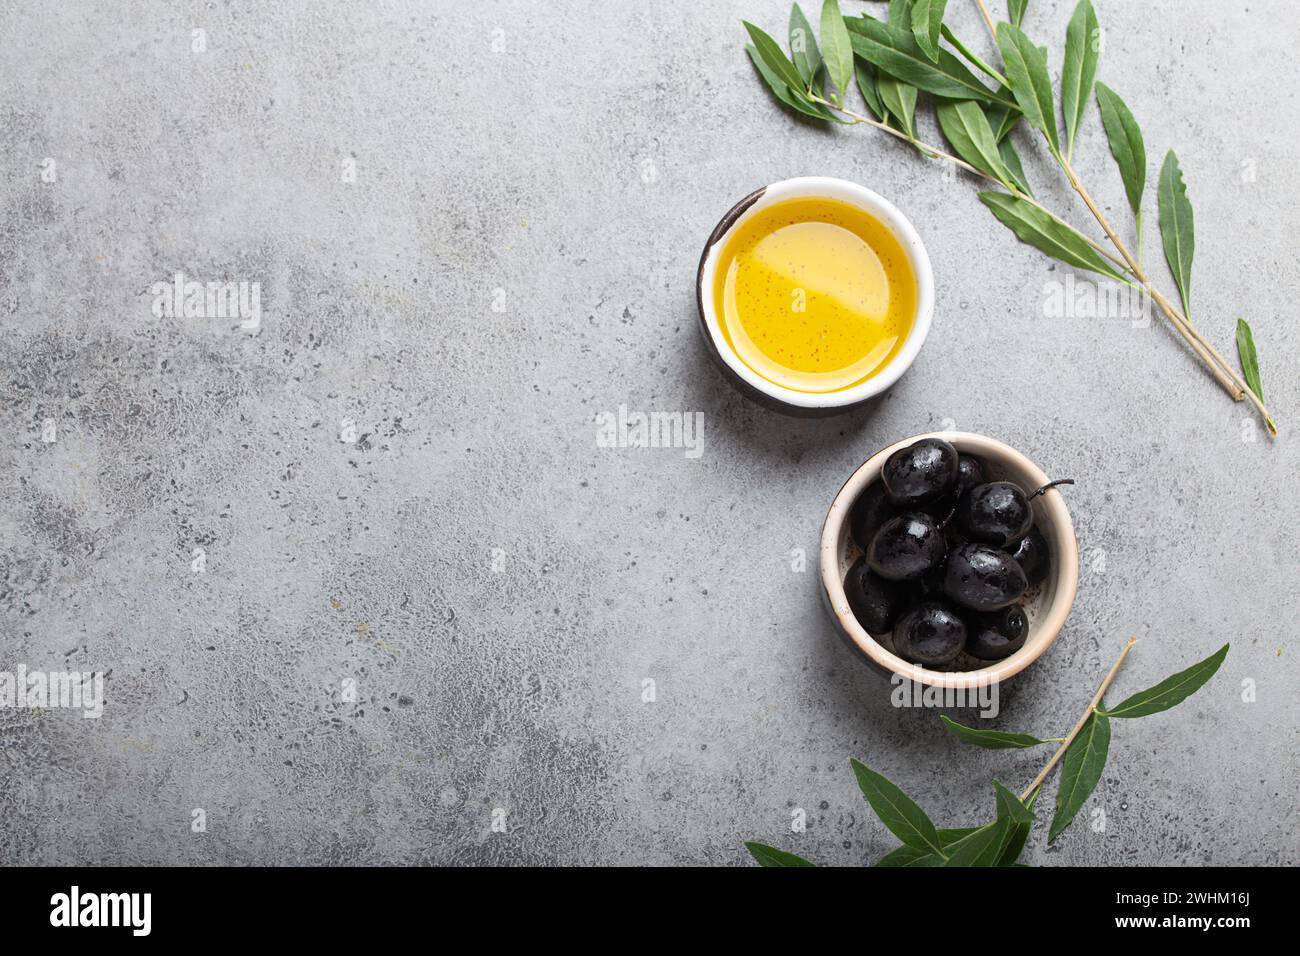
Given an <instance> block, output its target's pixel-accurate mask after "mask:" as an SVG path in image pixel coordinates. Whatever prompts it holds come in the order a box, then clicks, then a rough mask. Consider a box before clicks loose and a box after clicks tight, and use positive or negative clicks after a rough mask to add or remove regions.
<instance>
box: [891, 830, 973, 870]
mask: <svg viewBox="0 0 1300 956" xmlns="http://www.w3.org/2000/svg"><path fill="white" fill-rule="evenodd" d="M987 825H988V824H986V826H987ZM982 829H983V827H955V828H951V829H946V830H940V831H939V843H940V844H941V845H942V846H944V847H950V846H952V845H953V844H954V843H956V842H958V841H959V840H963V839H965V838H966V837H968V836H970V835H971V834H972V833H974V832H975V831H976V830H982ZM942 863H943V857H941V856H938V855H937V854H934V853H929V852H927V851H925V850H918V849H917V848H916V847H912V846H900V847H898V848H897V849H896V850H893V851H892V852H890V853H886V854H885V855H884V856H882V857H881V858H880V859H879V860H877V861H876V864H875V865H876V866H885V867H890V866H895V867H902V866H939V865H941V864H942Z"/></svg>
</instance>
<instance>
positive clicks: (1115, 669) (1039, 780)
mask: <svg viewBox="0 0 1300 956" xmlns="http://www.w3.org/2000/svg"><path fill="white" fill-rule="evenodd" d="M1136 643H1137V638H1136V637H1130V638H1129V639H1128V643H1127V644H1125V645H1124V650H1122V651H1120V655H1119V659H1118V660H1117V661H1115V663H1114V664H1112V665H1111V668H1110V673H1109V674H1107V675H1106V679H1105V680H1103V681H1102V682H1101V686H1100V687H1098V688H1097V693H1095V694H1093V695H1092V700H1091V701H1090V702H1089V704H1088V709H1087V710H1085V711H1084V712H1083V716H1081V717H1080V718H1079V719H1078V721H1076V722H1075V725H1074V729H1073V730H1071V731H1070V733H1069V734H1068V735H1067V736H1066V738H1065V741H1064V742H1063V743H1062V744H1061V746H1060V747H1058V748H1056V752H1055V753H1054V754H1052V759H1051V760H1049V761H1047V766H1045V767H1043V769H1042V770H1040V771H1038V776H1037V777H1035V778H1034V782H1033V783H1031V784H1030V785H1029V787H1028V788H1027V789H1026V790H1025V792H1024V793H1022V794H1021V795H1020V802H1021V803H1024V802H1025V801H1026V800H1028V799H1029V798H1030V797H1031V796H1032V795H1033V793H1034V791H1035V790H1037V789H1038V788H1039V787H1041V786H1042V785H1043V781H1044V780H1046V779H1047V775H1048V774H1049V773H1051V772H1052V768H1053V767H1055V766H1056V765H1057V764H1058V763H1060V762H1061V758H1062V757H1064V756H1065V752H1066V751H1067V750H1069V749H1070V744H1072V743H1074V738H1075V737H1077V736H1079V731H1081V730H1083V725H1084V724H1086V723H1087V722H1088V718H1089V717H1091V716H1092V712H1093V711H1094V710H1096V709H1097V705H1098V704H1100V703H1101V699H1102V698H1103V697H1105V696H1106V691H1108V690H1110V685H1111V684H1113V683H1114V682H1115V675H1116V674H1118V673H1119V666H1120V665H1121V664H1123V663H1124V658H1126V657H1128V652H1129V651H1131V650H1133V645H1134V644H1136Z"/></svg>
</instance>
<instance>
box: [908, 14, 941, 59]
mask: <svg viewBox="0 0 1300 956" xmlns="http://www.w3.org/2000/svg"><path fill="white" fill-rule="evenodd" d="M947 6H948V0H916V3H915V4H913V6H912V35H913V36H915V37H916V43H917V46H919V47H920V48H921V49H922V50H923V51H924V52H925V55H926V56H928V57H929V58H930V62H932V63H938V62H939V36H940V34H941V32H942V30H943V14H944V8H945V7H947Z"/></svg>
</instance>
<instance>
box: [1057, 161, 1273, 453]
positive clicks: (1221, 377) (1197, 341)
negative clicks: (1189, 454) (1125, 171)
mask: <svg viewBox="0 0 1300 956" xmlns="http://www.w3.org/2000/svg"><path fill="white" fill-rule="evenodd" d="M1056 158H1057V161H1058V162H1060V164H1061V169H1063V170H1064V171H1065V175H1066V178H1067V179H1069V181H1070V186H1071V187H1073V189H1074V191H1075V192H1076V193H1078V194H1079V198H1080V199H1082V200H1083V202H1084V205H1086V206H1087V207H1088V211H1089V212H1091V213H1092V217H1093V218H1094V219H1096V220H1097V223H1098V225H1100V226H1101V228H1102V231H1103V232H1105V233H1106V237H1107V238H1108V239H1110V242H1111V245H1113V246H1114V247H1115V249H1116V250H1117V251H1118V252H1119V254H1120V255H1121V256H1123V257H1124V261H1125V262H1126V263H1128V271H1129V272H1131V273H1132V274H1133V276H1134V278H1136V279H1137V280H1138V281H1139V282H1140V283H1142V285H1143V287H1144V288H1145V289H1146V290H1147V294H1148V295H1150V296H1151V298H1152V299H1153V300H1154V301H1155V303H1156V305H1158V306H1159V307H1160V311H1161V312H1163V313H1164V314H1165V317H1166V318H1168V319H1169V321H1170V322H1171V323H1172V324H1173V326H1174V328H1175V329H1177V330H1178V332H1179V334H1180V335H1182V336H1183V338H1184V339H1186V340H1187V343H1188V344H1189V345H1190V346H1191V347H1192V349H1193V351H1195V352H1196V353H1197V355H1199V356H1200V358H1201V360H1202V361H1203V362H1204V363H1205V364H1206V366H1207V367H1208V368H1209V369H1210V372H1211V373H1212V374H1213V375H1214V377H1215V379H1216V380H1217V381H1218V382H1219V384H1220V385H1221V386H1223V388H1224V390H1225V391H1227V393H1228V394H1229V395H1231V396H1232V398H1233V399H1235V400H1236V401H1241V400H1242V399H1243V398H1249V399H1250V401H1251V403H1252V404H1253V405H1254V406H1255V409H1256V410H1257V411H1258V412H1259V414H1260V416H1261V417H1262V418H1263V419H1264V424H1265V426H1266V427H1267V428H1268V431H1269V434H1271V435H1276V434H1277V425H1275V424H1274V422H1273V416H1272V415H1270V414H1269V411H1268V408H1267V407H1265V405H1264V403H1263V402H1262V401H1260V398H1259V396H1258V395H1256V394H1255V393H1254V391H1253V390H1252V389H1251V388H1250V387H1249V386H1248V385H1247V384H1246V382H1245V381H1244V380H1243V379H1242V377H1241V376H1240V375H1239V374H1238V373H1237V370H1236V369H1235V368H1233V367H1232V366H1231V365H1229V364H1228V362H1227V360H1226V359H1224V357H1223V356H1222V355H1221V354H1219V351H1218V349H1216V348H1215V347H1214V346H1213V345H1212V344H1211V343H1210V342H1209V341H1208V340H1207V339H1206V338H1205V336H1203V335H1202V334H1201V333H1200V332H1199V331H1198V330H1197V328H1196V327H1195V326H1194V325H1192V323H1191V321H1190V320H1189V319H1188V318H1187V317H1186V316H1185V315H1183V314H1182V313H1180V312H1179V311H1178V310H1177V309H1176V308H1174V305H1173V303H1172V302H1170V301H1169V300H1168V299H1167V298H1166V297H1165V296H1164V295H1163V294H1161V292H1160V291H1159V290H1158V289H1156V288H1155V286H1153V285H1152V284H1151V281H1150V280H1149V279H1148V278H1147V277H1146V274H1145V272H1143V269H1142V265H1141V264H1140V263H1139V262H1138V261H1137V260H1136V259H1135V258H1134V257H1133V254H1132V253H1131V252H1129V251H1128V247H1127V246H1125V245H1124V242H1123V241H1122V240H1121V239H1120V237H1119V235H1118V234H1116V232H1115V230H1114V229H1113V228H1112V227H1111V225H1110V222H1108V221H1107V219H1106V216H1105V214H1104V213H1102V211H1101V209H1100V208H1099V207H1098V206H1097V204H1096V202H1094V201H1093V198H1092V196H1091V195H1089V193H1088V190H1086V189H1084V187H1083V183H1081V182H1080V181H1079V177H1078V176H1077V175H1076V174H1075V172H1074V167H1072V166H1071V165H1070V161H1069V160H1068V159H1066V158H1065V157H1063V156H1061V155H1060V154H1059V153H1058V154H1057V157H1056Z"/></svg>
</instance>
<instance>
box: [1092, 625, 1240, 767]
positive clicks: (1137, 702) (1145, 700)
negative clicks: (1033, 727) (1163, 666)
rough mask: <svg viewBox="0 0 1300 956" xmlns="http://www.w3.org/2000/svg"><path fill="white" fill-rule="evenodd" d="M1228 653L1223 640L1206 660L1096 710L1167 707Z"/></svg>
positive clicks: (1138, 712) (1137, 711)
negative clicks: (1222, 643) (1111, 704)
mask: <svg viewBox="0 0 1300 956" xmlns="http://www.w3.org/2000/svg"><path fill="white" fill-rule="evenodd" d="M1227 656H1228V645H1227V644H1224V645H1223V646H1222V647H1221V648H1219V649H1218V650H1217V651H1215V652H1214V653H1213V654H1211V655H1210V656H1209V657H1207V658H1206V659H1205V660H1203V661H1200V662H1199V663H1196V664H1193V665H1192V666H1191V667H1189V668H1187V670H1185V671H1179V672H1178V673H1177V674H1175V675H1173V676H1172V677H1166V678H1165V679H1164V680H1162V681H1161V682H1160V683H1159V684H1156V685H1155V686H1154V687H1148V688H1147V689H1146V690H1143V691H1138V693H1136V694H1134V695H1133V696H1132V697H1127V698H1125V699H1124V700H1123V701H1121V702H1120V703H1118V704H1116V705H1115V706H1114V707H1101V708H1098V712H1099V713H1102V714H1105V715H1106V716H1107V717H1146V716H1148V715H1150V714H1158V713H1160V712H1161V711H1162V710H1168V709H1169V708H1170V707H1174V706H1176V705H1178V704H1181V703H1182V702H1183V701H1184V700H1186V699H1187V698H1188V697H1190V696H1191V695H1192V694H1194V693H1196V692H1197V691H1198V690H1200V689H1201V687H1202V686H1203V685H1204V684H1205V682H1206V681H1208V680H1209V679H1210V678H1211V677H1213V676H1214V673H1215V671H1217V670H1218V669H1219V665H1220V664H1222V663H1223V659H1224V658H1225V657H1227ZM1067 757H1068V755H1067Z"/></svg>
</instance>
